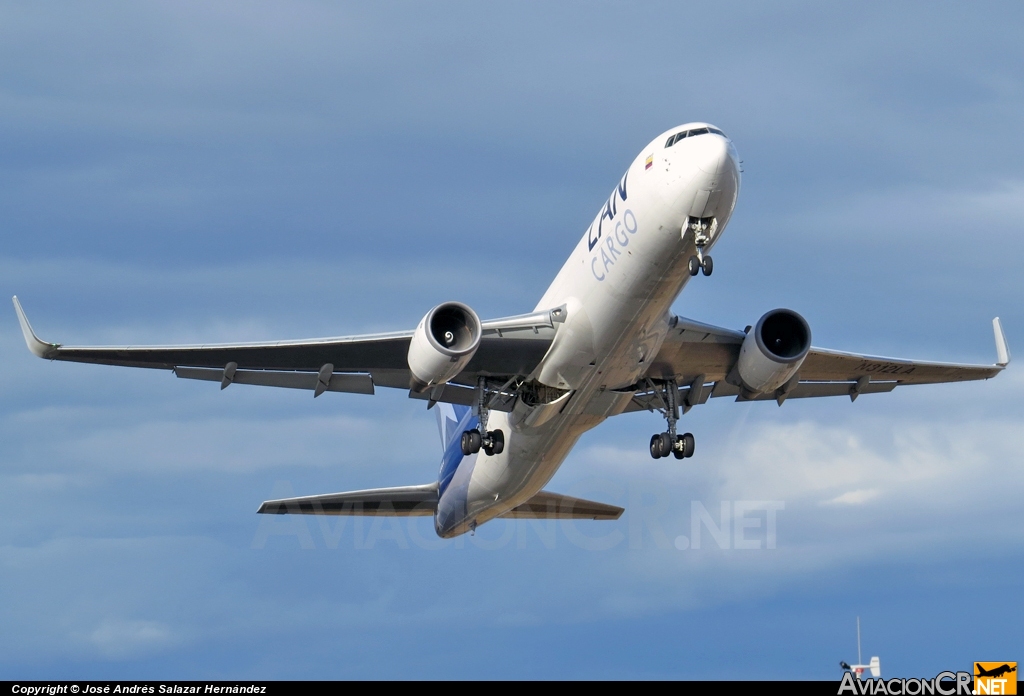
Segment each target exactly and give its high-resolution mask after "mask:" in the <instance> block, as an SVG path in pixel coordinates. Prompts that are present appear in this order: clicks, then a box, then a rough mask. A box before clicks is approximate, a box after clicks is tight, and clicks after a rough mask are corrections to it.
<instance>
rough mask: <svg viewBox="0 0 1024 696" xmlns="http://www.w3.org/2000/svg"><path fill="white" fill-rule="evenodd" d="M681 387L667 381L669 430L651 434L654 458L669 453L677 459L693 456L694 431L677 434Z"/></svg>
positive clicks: (666, 418)
mask: <svg viewBox="0 0 1024 696" xmlns="http://www.w3.org/2000/svg"><path fill="white" fill-rule="evenodd" d="M678 401H679V389H678V387H677V386H676V383H675V382H674V381H672V380H670V381H668V382H666V383H665V406H666V408H665V420H666V421H668V431H667V432H664V433H655V434H654V435H652V436H651V456H652V457H653V458H654V459H661V458H662V457H667V456H669V455H672V456H674V457H675V458H676V459H686V458H688V457H692V456H693V451H694V448H695V446H696V442H695V441H694V438H693V433H683V434H682V435H677V434H676V423H677V422H678V421H679V403H678Z"/></svg>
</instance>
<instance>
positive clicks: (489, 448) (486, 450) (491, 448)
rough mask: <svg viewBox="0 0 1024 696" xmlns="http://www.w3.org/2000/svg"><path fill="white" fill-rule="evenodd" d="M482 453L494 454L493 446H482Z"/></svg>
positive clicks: (491, 455) (490, 455)
mask: <svg viewBox="0 0 1024 696" xmlns="http://www.w3.org/2000/svg"><path fill="white" fill-rule="evenodd" d="M484 454H486V455H487V456H488V457H493V456H494V448H493V447H484Z"/></svg>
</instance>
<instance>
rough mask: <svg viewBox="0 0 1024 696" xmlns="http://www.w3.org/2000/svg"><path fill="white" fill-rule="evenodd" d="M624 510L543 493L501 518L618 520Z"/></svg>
mask: <svg viewBox="0 0 1024 696" xmlns="http://www.w3.org/2000/svg"><path fill="white" fill-rule="evenodd" d="M623 512H624V509H623V508H620V507H616V506H615V505H607V504H605V503H595V502H594V501H592V500H583V499H582V498H571V497H569V496H567V495H559V494H558V493H548V492H547V491H541V492H540V493H538V494H537V495H535V496H533V497H532V498H530V499H529V500H527V501H526V502H525V503H523V504H522V505H519V506H517V507H514V508H512V509H511V510H509V511H508V512H506V513H505V514H503V515H499V517H512V518H527V519H573V520H617V519H619V517H620V516H621V515H622V513H623Z"/></svg>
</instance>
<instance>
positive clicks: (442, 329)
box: [409, 302, 481, 392]
mask: <svg viewBox="0 0 1024 696" xmlns="http://www.w3.org/2000/svg"><path fill="white" fill-rule="evenodd" d="M480 334H481V329H480V317H478V316H477V315H476V312H474V311H473V310H472V309H470V308H469V307H467V306H466V305H464V304H462V303H461V302H445V303H444V304H439V305H438V306H436V307H434V308H433V309H432V310H430V311H429V312H427V314H426V316H425V317H423V319H422V320H420V323H419V325H418V326H417V327H416V331H415V332H414V333H413V336H412V341H410V342H409V370H410V371H411V372H412V384H410V385H409V386H410V388H411V389H412V390H413V391H417V392H422V391H425V390H426V389H427V388H428V387H432V386H434V385H436V384H444V383H445V382H447V381H448V380H450V379H452V378H453V377H454V376H455V375H457V374H459V373H460V372H462V370H463V369H465V367H466V365H467V364H469V361H470V360H472V359H473V355H474V354H475V353H476V349H477V348H479V347H480Z"/></svg>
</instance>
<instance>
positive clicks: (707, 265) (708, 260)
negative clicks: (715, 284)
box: [701, 256, 715, 276]
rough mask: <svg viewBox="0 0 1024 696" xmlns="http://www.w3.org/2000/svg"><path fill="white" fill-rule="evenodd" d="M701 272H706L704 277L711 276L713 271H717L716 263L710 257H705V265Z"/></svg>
mask: <svg viewBox="0 0 1024 696" xmlns="http://www.w3.org/2000/svg"><path fill="white" fill-rule="evenodd" d="M701 270H702V271H704V275H706V276H709V275H711V271H713V270H715V262H714V261H712V260H711V257H710V256H705V257H704V264H703V265H702V266H701Z"/></svg>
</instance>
